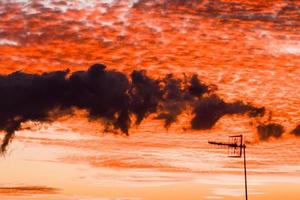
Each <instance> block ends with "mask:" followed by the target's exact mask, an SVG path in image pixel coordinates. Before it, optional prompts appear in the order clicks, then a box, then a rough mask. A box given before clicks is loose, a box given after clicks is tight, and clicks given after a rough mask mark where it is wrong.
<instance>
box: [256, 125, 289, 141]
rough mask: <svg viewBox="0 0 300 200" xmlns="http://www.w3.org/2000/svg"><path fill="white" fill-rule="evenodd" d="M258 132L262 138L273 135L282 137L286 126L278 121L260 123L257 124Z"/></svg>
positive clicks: (266, 138)
mask: <svg viewBox="0 0 300 200" xmlns="http://www.w3.org/2000/svg"><path fill="white" fill-rule="evenodd" d="M257 132H258V134H259V139H260V140H268V139H269V138H271V137H274V138H280V137H281V135H282V134H283V133H284V127H283V126H282V125H280V124H276V123H269V124H260V125H258V126H257Z"/></svg>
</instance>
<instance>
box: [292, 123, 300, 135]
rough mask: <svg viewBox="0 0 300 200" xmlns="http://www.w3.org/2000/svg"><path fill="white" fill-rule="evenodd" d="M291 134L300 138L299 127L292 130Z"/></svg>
mask: <svg viewBox="0 0 300 200" xmlns="http://www.w3.org/2000/svg"><path fill="white" fill-rule="evenodd" d="M291 133H292V134H294V135H296V136H300V125H298V126H297V127H296V128H295V129H294V130H292V132H291Z"/></svg>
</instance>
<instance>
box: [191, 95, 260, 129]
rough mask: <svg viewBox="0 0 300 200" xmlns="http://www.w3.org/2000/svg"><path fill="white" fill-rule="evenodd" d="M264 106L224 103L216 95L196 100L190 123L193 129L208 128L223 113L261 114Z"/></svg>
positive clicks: (239, 102)
mask: <svg viewBox="0 0 300 200" xmlns="http://www.w3.org/2000/svg"><path fill="white" fill-rule="evenodd" d="M264 113H265V108H256V107H254V106H252V105H250V104H245V103H243V102H241V101H238V102H233V103H226V102H224V100H223V99H221V98H220V97H218V96H216V95H212V96H209V97H204V98H201V99H199V100H198V101H197V103H196V105H195V108H194V114H195V116H194V117H193V119H192V122H191V125H192V128H193V129H201V130H203V129H210V128H212V127H213V126H214V125H215V124H216V122H217V121H218V120H219V119H220V118H221V117H223V116H224V115H233V114H248V116H249V117H257V116H263V115H264Z"/></svg>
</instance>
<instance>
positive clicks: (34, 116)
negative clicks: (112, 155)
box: [0, 64, 265, 152]
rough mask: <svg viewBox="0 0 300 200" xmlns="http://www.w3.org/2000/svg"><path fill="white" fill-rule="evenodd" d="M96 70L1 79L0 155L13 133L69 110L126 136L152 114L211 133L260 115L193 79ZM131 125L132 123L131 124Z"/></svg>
mask: <svg viewBox="0 0 300 200" xmlns="http://www.w3.org/2000/svg"><path fill="white" fill-rule="evenodd" d="M105 68H106V67H105V66H104V65H102V64H95V65H93V66H91V67H90V68H89V69H88V70H87V71H76V72H73V73H70V72H69V71H68V70H65V71H54V72H48V73H44V74H41V75H38V74H29V73H24V72H15V73H12V74H9V75H0V94H1V98H0V131H1V130H2V131H5V132H6V134H5V136H4V139H3V142H2V145H1V151H2V152H4V151H5V150H6V147H7V145H8V144H9V142H10V141H11V140H12V138H13V136H14V133H15V131H17V130H20V129H21V124H22V123H24V122H27V121H37V122H52V121H54V120H55V119H56V118H57V117H58V116H61V115H66V114H70V112H67V111H70V110H71V109H73V108H77V109H84V110H86V111H87V113H88V117H89V118H90V119H102V121H103V122H105V125H106V126H108V127H112V128H114V129H115V130H119V131H121V132H123V133H125V134H128V133H129V130H130V127H131V125H132V123H135V124H137V125H139V124H140V123H141V122H142V121H143V120H144V119H145V118H147V117H148V116H149V115H150V114H155V116H156V118H157V119H161V120H163V121H164V123H165V126H166V127H169V126H170V125H171V124H172V123H174V122H176V120H177V117H178V116H179V115H180V114H181V113H182V112H183V111H184V110H186V109H191V110H192V111H193V115H194V116H193V119H192V121H191V128H193V129H209V128H212V127H213V126H214V124H215V123H216V122H217V121H218V120H219V119H220V118H221V117H222V116H224V115H232V114H248V116H249V117H257V116H262V115H264V112H265V109H264V108H256V107H254V106H252V105H249V104H244V103H243V102H240V101H239V102H233V103H226V102H225V101H224V100H222V99H221V98H220V97H218V96H216V95H215V94H212V90H211V88H210V86H208V85H205V84H203V83H202V82H201V81H200V80H199V79H198V77H197V76H196V75H194V76H192V77H186V78H185V79H178V78H175V77H174V76H173V75H167V76H166V77H164V78H161V79H153V78H150V77H149V76H147V75H146V72H145V71H133V72H132V73H131V74H130V76H127V75H126V74H124V73H121V72H117V71H112V70H106V69H105ZM133 119H135V121H134V122H133Z"/></svg>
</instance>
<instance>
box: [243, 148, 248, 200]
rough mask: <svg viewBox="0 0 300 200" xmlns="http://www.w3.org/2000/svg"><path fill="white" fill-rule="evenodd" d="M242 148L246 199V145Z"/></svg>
mask: <svg viewBox="0 0 300 200" xmlns="http://www.w3.org/2000/svg"><path fill="white" fill-rule="evenodd" d="M243 149H244V172H245V193H246V200H248V191H247V170H246V145H244V146H243Z"/></svg>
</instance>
